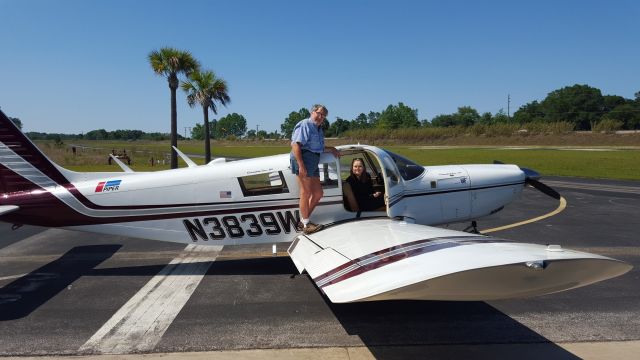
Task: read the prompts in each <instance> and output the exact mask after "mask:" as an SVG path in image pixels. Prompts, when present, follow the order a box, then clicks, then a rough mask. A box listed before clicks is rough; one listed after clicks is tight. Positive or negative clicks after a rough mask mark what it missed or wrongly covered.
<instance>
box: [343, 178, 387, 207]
mask: <svg viewBox="0 0 640 360" xmlns="http://www.w3.org/2000/svg"><path fill="white" fill-rule="evenodd" d="M363 176H366V175H363ZM347 182H348V183H349V185H351V189H352V190H353V195H354V196H355V197H356V201H357V202H358V207H359V208H360V211H373V210H376V209H378V208H379V207H381V206H383V205H384V196H383V195H382V194H380V196H378V197H377V198H376V197H373V193H374V192H375V191H374V190H373V183H372V182H371V178H370V177H369V176H367V177H366V178H365V181H360V180H358V178H356V177H355V176H354V175H349V177H348V178H347Z"/></svg>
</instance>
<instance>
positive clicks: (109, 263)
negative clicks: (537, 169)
mask: <svg viewBox="0 0 640 360" xmlns="http://www.w3.org/2000/svg"><path fill="white" fill-rule="evenodd" d="M544 180H545V183H547V184H548V185H550V186H552V187H554V188H555V189H556V190H558V191H559V192H560V193H561V194H562V196H563V197H564V198H565V199H566V200H567V207H566V209H565V210H564V211H562V212H560V213H559V214H557V215H555V216H552V217H549V218H547V219H544V220H541V221H538V222H534V223H530V224H526V225H522V226H519V227H515V228H511V229H507V230H503V231H499V232H495V233H492V234H491V235H493V236H497V237H501V238H506V239H511V240H515V241H520V242H530V243H539V244H560V245H562V246H563V247H566V248H573V249H577V250H583V251H589V252H594V253H598V254H602V255H606V256H610V257H613V258H617V259H620V260H624V261H626V262H628V263H630V264H632V265H634V269H633V270H631V271H630V272H629V273H627V274H625V275H623V276H621V277H618V278H615V279H612V280H608V281H604V282H601V283H598V284H594V285H591V286H587V287H583V288H580V289H576V290H572V291H567V292H562V293H558V294H553V295H547V296H541V297H536V298H529V299H516V300H503V301H491V302H446V301H387V302H372V303H354V304H332V303H330V302H329V301H328V300H327V299H326V298H325V297H323V296H322V294H321V293H320V292H319V291H318V289H317V288H316V286H315V285H314V284H313V282H312V281H311V280H310V279H309V278H308V276H306V275H296V276H292V275H293V274H294V273H295V272H296V269H295V267H294V265H293V263H292V262H291V260H290V259H289V258H288V257H287V256H284V255H285V251H286V247H287V245H288V244H278V245H277V251H278V254H277V255H276V256H273V255H272V247H271V245H268V246H264V245H262V246H240V247H225V248H223V249H222V250H220V249H209V250H208V251H202V252H199V250H198V251H196V250H195V249H192V250H189V249H186V250H185V245H183V244H173V243H163V242H155V241H146V240H139V239H132V238H126V237H117V236H104V235H96V234H88V233H81V232H74V231H68V230H62V229H44V228H36V227H28V226H24V227H21V228H19V229H17V230H11V225H10V224H6V223H0V356H21V357H23V356H42V355H51V356H54V355H55V356H61V355H97V354H101V353H111V354H139V353H142V354H152V355H154V356H157V355H158V354H163V356H165V357H167V358H199V356H204V357H207V358H212V357H214V358H215V357H218V358H234V359H238V358H243V357H244V358H254V357H255V358H262V357H265V356H266V357H279V358H322V359H330V358H336V359H337V358H345V359H346V358H379V359H395V358H407V357H411V358H433V359H452V358H453V359H455V358H460V359H462V358H465V359H467V358H512V357H517V358H519V359H529V358H531V359H539V358H540V357H545V358H553V359H577V358H614V357H615V358H629V359H632V358H637V354H638V353H640V281H639V280H640V238H639V236H638V229H639V228H640V215H639V214H640V183H639V182H629V181H608V180H583V179H576V178H545V179H544ZM557 207H558V202H557V201H556V200H554V199H552V198H549V197H547V196H545V195H543V194H541V193H539V192H537V191H535V190H533V189H526V190H525V191H524V194H523V196H522V198H521V199H520V200H519V201H517V202H515V203H513V204H511V205H510V206H509V207H507V208H506V209H504V210H503V211H501V212H499V213H497V214H495V215H492V216H490V217H488V218H486V219H483V220H482V221H480V222H479V226H478V227H479V229H480V230H483V229H489V228H495V227H498V226H502V225H506V224H511V223H515V222H519V221H522V220H526V219H529V218H533V217H537V216H540V215H542V214H545V213H548V212H551V211H553V210H554V209H556V208H557ZM466 225H467V224H457V225H455V226H451V228H456V229H461V228H463V227H465V226H466ZM185 251H186V252H188V253H189V255H185ZM190 251H191V252H190ZM181 254H182V257H180V256H181ZM176 259H182V260H176ZM176 261H178V262H180V261H182V263H176ZM170 263H172V265H169V266H168V264H170ZM119 358H122V357H119Z"/></svg>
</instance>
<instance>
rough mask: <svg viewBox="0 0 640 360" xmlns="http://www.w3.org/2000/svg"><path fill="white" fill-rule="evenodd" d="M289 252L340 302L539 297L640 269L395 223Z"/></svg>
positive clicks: (342, 232) (350, 226)
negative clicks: (633, 269) (632, 269)
mask: <svg viewBox="0 0 640 360" xmlns="http://www.w3.org/2000/svg"><path fill="white" fill-rule="evenodd" d="M288 252H289V255H290V256H291V258H292V260H293V262H294V264H295V265H296V267H297V269H298V271H300V273H302V272H303V271H307V273H308V274H309V276H310V277H311V279H313V281H314V282H315V283H316V285H317V286H318V288H319V289H321V290H322V291H323V292H324V294H326V295H327V297H328V298H329V299H330V300H331V301H332V302H334V303H343V302H356V301H373V300H400V299H403V300H474V301H475V300H494V299H505V298H516V297H528V296H538V295H544V294H549V293H554V292H558V291H563V290H568V289H573V288H577V287H580V286H585V285H588V284H591V283H594V282H597V281H602V280H606V279H609V278H612V277H615V276H618V275H622V274H624V273H626V272H627V271H629V270H630V269H631V268H632V266H631V265H629V264H627V263H624V262H622V261H618V260H615V259H611V258H608V257H605V256H600V255H596V254H590V253H585V252H579V251H574V250H569V249H563V248H561V247H559V246H554V245H551V246H546V245H536V244H524V243H516V242H513V241H508V240H503V239H498V238H495V237H489V236H483V235H477V234H469V233H466V232H461V231H454V230H447V229H441V228H436V227H430V226H424V225H417V224H410V223H406V222H403V221H397V220H392V219H388V218H384V219H381V218H378V219H362V220H356V221H352V222H347V223H343V224H337V225H333V226H330V227H328V228H326V229H324V230H322V231H320V232H317V233H314V234H311V235H299V236H298V237H297V238H296V239H295V240H294V241H293V243H292V244H291V246H290V247H289V250H288Z"/></svg>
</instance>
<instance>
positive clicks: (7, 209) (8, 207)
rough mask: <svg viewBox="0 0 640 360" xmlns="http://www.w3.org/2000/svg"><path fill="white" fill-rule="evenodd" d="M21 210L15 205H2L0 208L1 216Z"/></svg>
mask: <svg viewBox="0 0 640 360" xmlns="http://www.w3.org/2000/svg"><path fill="white" fill-rule="evenodd" d="M18 209H20V207H19V206H15V205H2V206H0V216H2V215H5V214H8V213H10V212H13V211H16V210H18Z"/></svg>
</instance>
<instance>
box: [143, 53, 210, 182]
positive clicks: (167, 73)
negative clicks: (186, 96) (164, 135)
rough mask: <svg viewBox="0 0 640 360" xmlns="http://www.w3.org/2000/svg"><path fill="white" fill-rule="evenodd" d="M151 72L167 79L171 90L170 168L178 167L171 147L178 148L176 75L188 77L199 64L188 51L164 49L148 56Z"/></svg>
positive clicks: (198, 67)
mask: <svg viewBox="0 0 640 360" xmlns="http://www.w3.org/2000/svg"><path fill="white" fill-rule="evenodd" d="M148 59H149V63H150V64H151V68H152V69H153V71H154V72H155V73H156V74H158V75H160V76H164V77H166V78H167V81H169V89H170V90H171V146H172V148H171V168H172V169H175V168H177V167H178V157H177V155H178V154H176V152H175V150H173V146H175V147H178V111H177V108H176V90H177V89H178V85H179V83H178V75H179V74H183V75H186V76H188V75H189V74H191V73H192V72H194V71H197V70H199V69H200V64H199V63H198V61H197V60H196V59H195V58H194V57H193V56H192V55H191V53H190V52H188V51H182V50H177V49H174V48H170V47H166V48H162V49H160V50H154V51H152V52H150V53H149V55H148Z"/></svg>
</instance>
